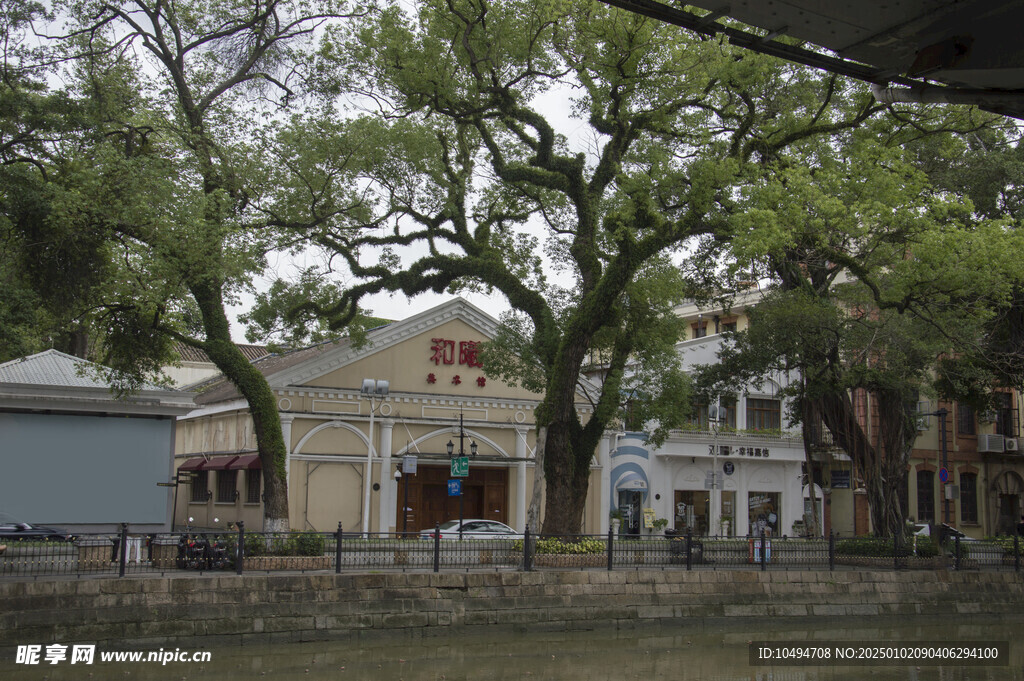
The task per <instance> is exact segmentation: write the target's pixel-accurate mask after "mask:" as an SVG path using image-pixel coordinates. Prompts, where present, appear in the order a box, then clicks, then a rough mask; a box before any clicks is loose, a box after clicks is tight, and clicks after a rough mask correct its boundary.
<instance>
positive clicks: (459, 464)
mask: <svg viewBox="0 0 1024 681" xmlns="http://www.w3.org/2000/svg"><path fill="white" fill-rule="evenodd" d="M468 476H469V457H468V456H457V457H455V458H454V459H452V477H453V478H465V477H468Z"/></svg>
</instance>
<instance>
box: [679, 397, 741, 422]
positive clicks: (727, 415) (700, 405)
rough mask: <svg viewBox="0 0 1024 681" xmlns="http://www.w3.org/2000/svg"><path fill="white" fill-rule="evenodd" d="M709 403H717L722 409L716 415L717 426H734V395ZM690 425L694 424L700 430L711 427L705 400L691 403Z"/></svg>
mask: <svg viewBox="0 0 1024 681" xmlns="http://www.w3.org/2000/svg"><path fill="white" fill-rule="evenodd" d="M711 404H718V405H719V406H720V407H721V409H722V411H721V414H719V417H718V427H719V428H735V427H736V398H735V397H731V396H730V397H722V398H721V399H719V400H718V401H717V402H712V403H711ZM690 425H691V426H696V427H697V428H700V429H701V430H708V429H709V428H710V427H711V422H710V419H709V418H708V404H707V403H706V402H694V403H693V410H692V411H691V412H690Z"/></svg>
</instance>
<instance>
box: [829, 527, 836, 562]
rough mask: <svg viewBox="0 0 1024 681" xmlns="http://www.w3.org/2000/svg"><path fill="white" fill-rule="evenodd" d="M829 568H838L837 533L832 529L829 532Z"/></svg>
mask: <svg viewBox="0 0 1024 681" xmlns="http://www.w3.org/2000/svg"><path fill="white" fill-rule="evenodd" d="M828 569H829V570H835V569H836V533H835V532H833V531H832V530H829V532H828Z"/></svg>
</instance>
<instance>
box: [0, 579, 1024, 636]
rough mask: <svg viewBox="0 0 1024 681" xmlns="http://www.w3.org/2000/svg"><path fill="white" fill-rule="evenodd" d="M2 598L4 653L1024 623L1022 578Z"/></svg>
mask: <svg viewBox="0 0 1024 681" xmlns="http://www.w3.org/2000/svg"><path fill="white" fill-rule="evenodd" d="M0 603H2V604H3V607H2V609H0V646H13V645H17V644H26V643H42V644H46V643H50V642H54V643H70V642H78V641H83V642H97V643H98V642H112V641H117V642H121V643H129V644H151V643H158V644H159V645H163V646H166V645H168V644H169V643H173V642H176V641H178V642H184V641H190V642H191V643H192V644H193V645H194V644H195V637H202V638H203V642H202V643H203V645H211V646H212V645H225V644H249V643H265V642H277V641H282V642H284V641H308V640H323V639H340V638H345V637H349V636H353V635H361V634H365V633H367V632H390V633H393V634H399V633H401V634H413V635H430V634H435V633H444V632H445V631H448V630H450V629H451V628H453V627H473V626H504V627H507V628H511V629H513V630H514V629H517V628H530V629H549V630H551V629H586V628H594V627H600V626H610V627H618V628H628V627H636V626H639V625H642V624H646V623H649V624H662V625H664V624H668V625H675V626H688V625H699V624H705V623H709V622H711V621H720V620H728V619H733V618H769V617H770V618H808V617H811V618H814V617H820V618H829V619H833V618H842V617H869V618H878V617H895V618H905V619H906V620H907V621H912V620H913V619H914V618H917V617H930V618H935V617H942V618H948V617H961V618H962V617H965V616H975V615H977V616H1007V617H1021V613H1024V579H1022V577H1021V575H1019V574H1015V573H1013V572H1003V573H985V572H944V571H907V572H891V571H869V570H865V571H837V572H831V573H830V572H825V571H807V572H801V571H776V572H771V571H768V572H759V571H740V570H735V571H733V570H729V571H724V570H723V571H716V572H712V571H693V572H686V571H654V570H650V571H643V570H641V571H617V572H607V571H603V570H593V571H575V572H568V571H566V572H562V571H538V572H490V573H461V574H451V573H440V574H434V573H393V574H384V573H381V574H364V575H353V574H341V575H335V574H317V575H311V574H306V575H302V574H294V575H281V574H275V575H245V576H241V577H238V576H233V575H232V576H217V577H211V576H199V577H175V578H156V579H109V580H107V579H97V580H86V579H82V580H59V581H38V582H2V583H0ZM793 621H794V622H795V621H796V620H793Z"/></svg>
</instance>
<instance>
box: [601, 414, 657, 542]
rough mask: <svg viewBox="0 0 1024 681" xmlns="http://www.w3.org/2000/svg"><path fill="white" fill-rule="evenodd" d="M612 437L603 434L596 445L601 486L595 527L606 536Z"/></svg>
mask: <svg viewBox="0 0 1024 681" xmlns="http://www.w3.org/2000/svg"><path fill="white" fill-rule="evenodd" d="M613 437H615V434H614V433H605V436H604V437H602V438H601V442H600V443H598V445H597V462H598V463H599V464H600V465H601V485H600V487H599V489H598V494H599V495H600V496H599V501H598V515H599V520H598V524H597V526H598V530H599V531H600V533H601V534H608V524H609V522H610V518H609V517H608V514H609V513H611V508H610V502H609V499H610V498H611V486H612V456H611V450H612V443H611V440H612V438H613ZM652 502H653V499H652ZM652 505H653V503H652Z"/></svg>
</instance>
